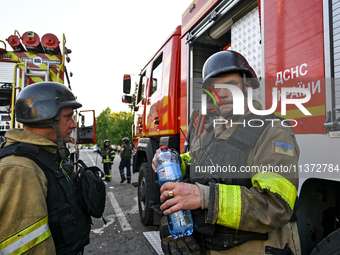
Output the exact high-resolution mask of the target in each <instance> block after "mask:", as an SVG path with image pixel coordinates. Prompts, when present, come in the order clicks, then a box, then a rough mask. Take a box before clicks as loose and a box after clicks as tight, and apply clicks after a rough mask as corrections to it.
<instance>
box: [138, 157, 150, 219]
mask: <svg viewBox="0 0 340 255" xmlns="http://www.w3.org/2000/svg"><path fill="white" fill-rule="evenodd" d="M150 193H151V177H150V173H149V166H148V163H142V165H141V167H140V170H139V176H138V209H139V216H140V219H141V221H142V223H143V224H144V225H145V226H147V225H152V224H153V210H152V208H151V205H150Z"/></svg>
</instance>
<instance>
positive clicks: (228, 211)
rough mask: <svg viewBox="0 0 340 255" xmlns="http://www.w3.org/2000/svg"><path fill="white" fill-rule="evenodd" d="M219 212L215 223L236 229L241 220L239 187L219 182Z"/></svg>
mask: <svg viewBox="0 0 340 255" xmlns="http://www.w3.org/2000/svg"><path fill="white" fill-rule="evenodd" d="M218 187H219V212H218V219H217V224H219V225H223V226H226V227H229V228H233V229H238V228H239V226H240V221H241V210H242V207H241V205H242V201H241V187H240V186H237V185H224V184H219V186H218Z"/></svg>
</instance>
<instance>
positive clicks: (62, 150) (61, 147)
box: [51, 111, 70, 161]
mask: <svg viewBox="0 0 340 255" xmlns="http://www.w3.org/2000/svg"><path fill="white" fill-rule="evenodd" d="M60 114H61V111H59V112H58V114H57V115H56V116H55V118H54V120H53V122H52V125H51V126H52V128H53V129H54V130H55V133H56V135H57V145H58V155H59V156H60V157H61V159H62V160H64V161H67V160H68V157H69V156H70V151H69V150H68V149H67V148H66V144H65V143H64V142H63V139H62V137H61V134H60V130H59V127H58V122H59V120H60Z"/></svg>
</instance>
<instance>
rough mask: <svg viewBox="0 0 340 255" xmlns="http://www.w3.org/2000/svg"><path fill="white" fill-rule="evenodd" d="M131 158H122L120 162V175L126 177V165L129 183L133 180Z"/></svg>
mask: <svg viewBox="0 0 340 255" xmlns="http://www.w3.org/2000/svg"><path fill="white" fill-rule="evenodd" d="M130 166H131V158H122V160H121V161H120V164H119V172H120V177H121V178H122V180H123V179H125V174H124V167H126V178H127V181H128V183H130V182H131V169H130Z"/></svg>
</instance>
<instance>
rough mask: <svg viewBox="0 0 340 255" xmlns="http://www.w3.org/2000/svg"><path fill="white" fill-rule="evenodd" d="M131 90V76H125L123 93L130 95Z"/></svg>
mask: <svg viewBox="0 0 340 255" xmlns="http://www.w3.org/2000/svg"><path fill="white" fill-rule="evenodd" d="M130 90H131V76H130V75H128V74H124V83H123V92H124V93H125V94H130Z"/></svg>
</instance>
